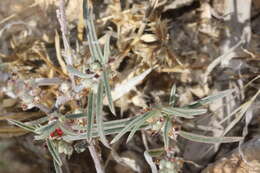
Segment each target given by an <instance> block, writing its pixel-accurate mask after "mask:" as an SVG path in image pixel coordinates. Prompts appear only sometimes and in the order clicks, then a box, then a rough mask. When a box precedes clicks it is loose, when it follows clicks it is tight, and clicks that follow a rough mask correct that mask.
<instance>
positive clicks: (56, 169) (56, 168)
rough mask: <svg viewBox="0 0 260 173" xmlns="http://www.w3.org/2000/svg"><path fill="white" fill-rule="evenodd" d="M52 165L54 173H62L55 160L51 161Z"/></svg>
mask: <svg viewBox="0 0 260 173" xmlns="http://www.w3.org/2000/svg"><path fill="white" fill-rule="evenodd" d="M53 164H54V168H55V172H56V173H62V169H61V167H60V165H58V164H57V162H56V161H55V160H53Z"/></svg>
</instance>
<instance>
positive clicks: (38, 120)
mask: <svg viewBox="0 0 260 173" xmlns="http://www.w3.org/2000/svg"><path fill="white" fill-rule="evenodd" d="M47 121H48V117H47V116H45V117H42V118H39V119H37V120H32V121H29V122H26V124H28V125H38V124H42V123H45V122H47Z"/></svg>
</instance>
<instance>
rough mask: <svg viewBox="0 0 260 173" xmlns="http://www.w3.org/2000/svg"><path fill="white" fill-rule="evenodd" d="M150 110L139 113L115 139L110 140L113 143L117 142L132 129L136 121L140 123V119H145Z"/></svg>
mask: <svg viewBox="0 0 260 173" xmlns="http://www.w3.org/2000/svg"><path fill="white" fill-rule="evenodd" d="M149 114H150V112H146V113H144V114H142V115H139V116H138V117H137V118H135V119H133V120H132V121H131V122H130V123H129V124H127V125H126V126H125V127H124V128H123V129H122V130H121V131H120V132H119V133H118V134H117V135H116V136H115V137H114V139H113V140H112V141H111V142H110V143H111V144H113V143H115V142H116V141H118V140H119V139H120V138H121V137H122V136H123V135H124V134H125V133H127V132H128V131H130V130H131V129H132V128H133V127H134V126H135V124H136V123H138V122H139V121H142V119H144V118H145V117H146V116H147V115H149Z"/></svg>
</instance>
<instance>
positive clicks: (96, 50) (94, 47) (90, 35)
mask: <svg viewBox="0 0 260 173" xmlns="http://www.w3.org/2000/svg"><path fill="white" fill-rule="evenodd" d="M83 16H84V19H85V20H84V21H85V27H86V35H87V39H88V42H89V48H90V52H91V55H92V56H91V57H92V59H93V61H96V60H98V61H99V62H101V63H103V55H102V52H101V48H100V46H99V44H98V39H97V35H96V31H95V27H94V22H93V14H92V9H91V8H89V7H88V4H87V0H84V1H83Z"/></svg>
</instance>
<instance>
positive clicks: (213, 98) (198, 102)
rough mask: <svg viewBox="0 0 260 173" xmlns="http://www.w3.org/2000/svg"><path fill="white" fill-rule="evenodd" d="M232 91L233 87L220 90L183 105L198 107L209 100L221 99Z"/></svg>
mask: <svg viewBox="0 0 260 173" xmlns="http://www.w3.org/2000/svg"><path fill="white" fill-rule="evenodd" d="M232 92H234V90H233V89H229V90H225V91H221V92H219V93H217V94H214V95H211V96H208V97H204V98H202V99H200V100H197V101H195V102H192V103H190V104H189V105H187V106H185V107H189V108H198V107H200V106H202V105H205V104H209V103H210V102H212V101H215V100H217V99H221V98H223V97H226V96H228V95H230V94H231V93H232Z"/></svg>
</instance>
